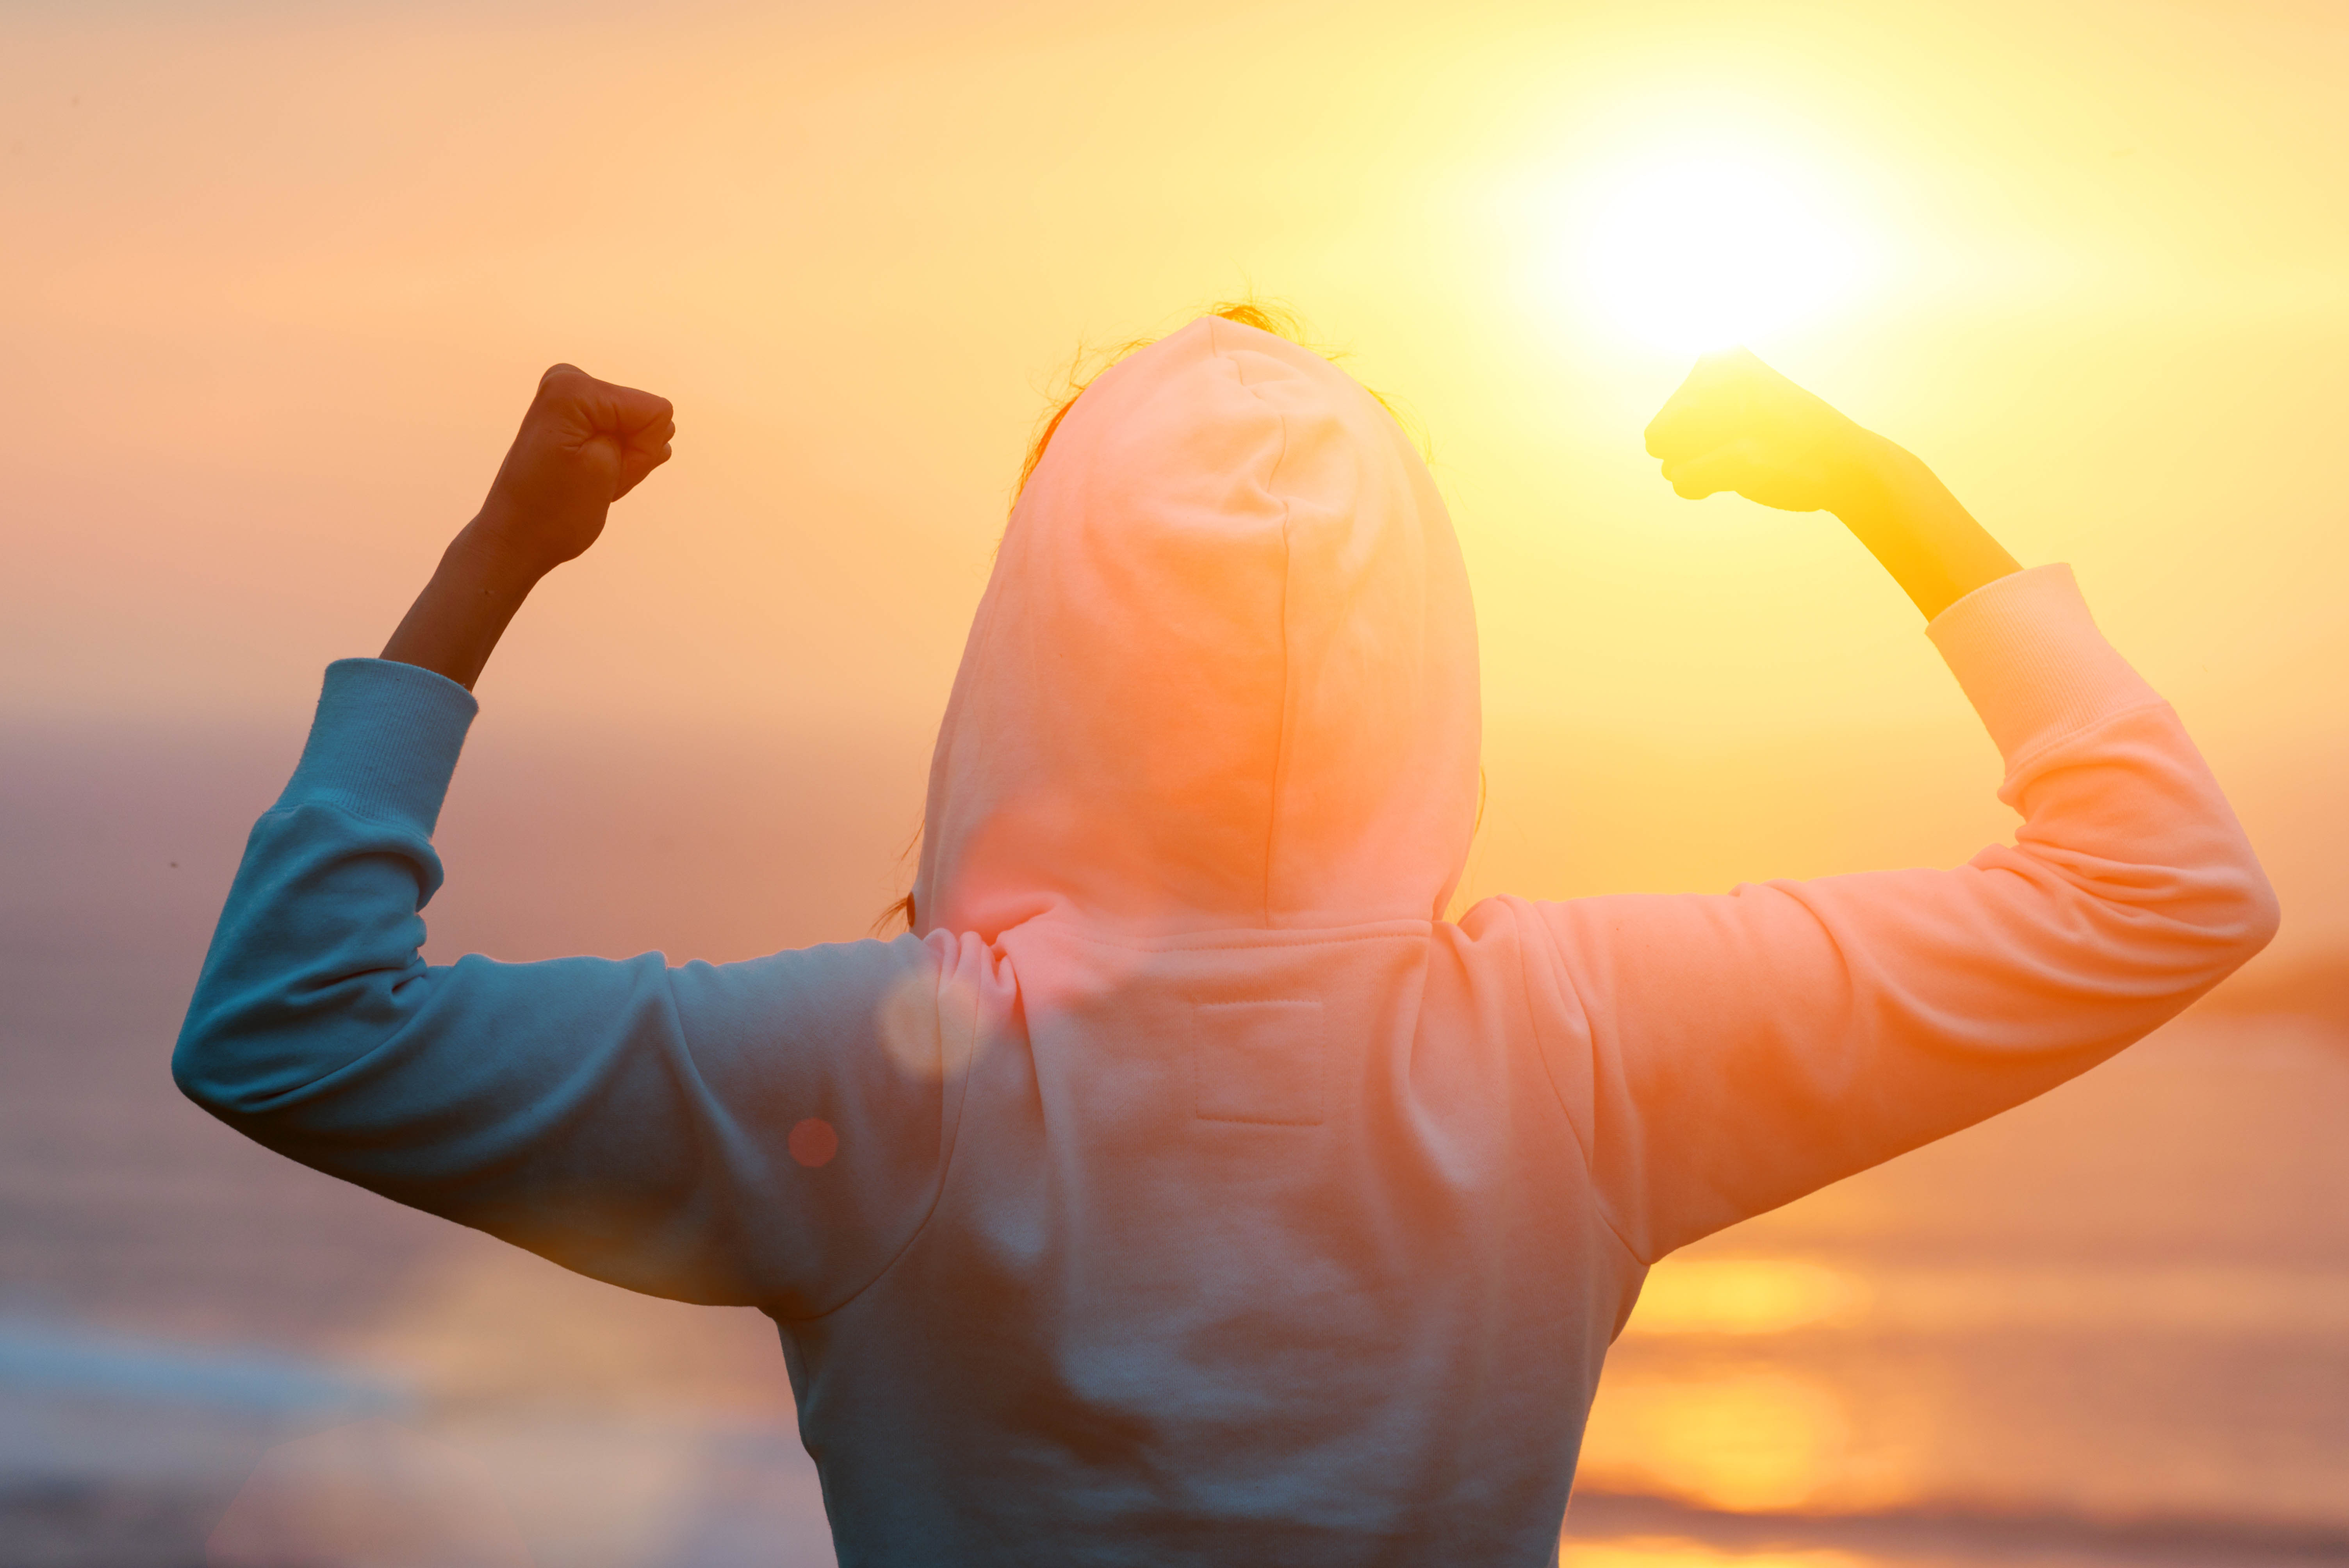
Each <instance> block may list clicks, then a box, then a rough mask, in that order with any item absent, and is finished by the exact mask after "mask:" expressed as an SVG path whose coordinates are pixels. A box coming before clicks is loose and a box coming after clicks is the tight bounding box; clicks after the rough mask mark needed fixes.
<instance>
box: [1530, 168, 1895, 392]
mask: <svg viewBox="0 0 2349 1568" xmlns="http://www.w3.org/2000/svg"><path fill="white" fill-rule="evenodd" d="M1836 197H1837V193H1836V192H1835V191H1833V190H1832V189H1831V188H1830V185H1829V183H1828V181H1826V180H1824V179H1823V178H1821V177H1820V176H1819V175H1818V174H1817V173H1816V171H1813V170H1806V169H1804V168H1802V167H1801V166H1800V165H1799V164H1796V163H1794V162H1792V161H1790V160H1779V159H1774V158H1772V157H1770V156H1768V155H1766V154H1764V153H1762V152H1758V151H1756V150H1752V149H1748V148H1743V147H1737V146H1713V147H1702V146H1700V147H1693V148H1686V147H1684V148H1676V149H1671V150H1661V151H1658V152H1655V153H1651V154H1650V155H1648V156H1645V157H1640V158H1636V159H1633V160H1628V161H1626V162H1624V163H1621V164H1619V165H1617V166H1615V167H1613V168H1610V169H1609V170H1606V171H1605V172H1604V173H1602V174H1600V175H1598V176H1596V177H1594V178H1592V179H1590V180H1589V181H1587V182H1586V183H1585V184H1584V185H1583V186H1582V188H1581V189H1580V190H1579V191H1578V192H1577V193H1576V195H1575V196H1574V198H1573V199H1572V200H1571V201H1569V203H1568V211H1566V212H1564V213H1562V214H1561V215H1560V216H1561V230H1562V235H1561V237H1562V239H1563V240H1564V241H1565V242H1566V249H1567V252H1568V262H1569V265H1570V268H1571V270H1572V271H1573V272H1574V273H1575V274H1576V275H1575V277H1574V281H1573V287H1574V289H1575V290H1576V292H1577V294H1578V295H1579V297H1580V303H1581V304H1582V305H1583V306H1584V309H1585V311H1586V313H1588V314H1589V315H1596V316H1597V317H1599V319H1600V320H1601V321H1603V322H1604V323H1606V324H1607V325H1609V327H1611V328H1613V329H1614V330H1615V331H1617V332H1619V333H1621V334H1622V335H1627V336H1630V337H1633V338H1636V339H1639V340H1640V341H1641V342H1644V343H1647V344H1649V345H1651V346H1655V347H1659V348H1666V349H1671V350H1675V351H1678V352H1682V353H1702V352H1704V351H1706V350H1709V349H1714V348H1724V347H1727V346H1730V345H1732V344H1736V343H1744V342H1748V341H1750V340H1752V339H1754V338H1756V337H1759V336H1763V335H1767V334H1770V333H1774V332H1779V331H1784V330H1785V329H1786V328H1788V327H1791V326H1795V325H1801V324H1804V323H1806V322H1809V321H1812V320H1814V319H1816V318H1817V317H1818V316H1820V315H1823V314H1825V313H1826V312H1827V311H1828V310H1830V309H1832V308H1833V307H1834V306H1836V305H1837V304H1839V303H1841V302H1844V301H1847V300H1848V299H1849V298H1850V297H1851V296H1852V294H1853V293H1854V291H1855V290H1856V289H1857V287H1859V286H1860V285H1861V284H1863V283H1864V282H1865V281H1866V277H1867V274H1868V272H1869V270H1870V269H1869V262H1870V253H1871V249H1872V247H1871V246H1870V244H1869V242H1868V235H1867V234H1866V232H1864V230H1863V228H1862V226H1861V225H1860V224H1859V223H1858V222H1856V221H1855V220H1854V219H1853V217H1852V216H1851V215H1850V214H1849V212H1848V211H1847V204H1846V203H1844V202H1842V201H1837V199H1836Z"/></svg>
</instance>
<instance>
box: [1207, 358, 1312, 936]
mask: <svg viewBox="0 0 2349 1568" xmlns="http://www.w3.org/2000/svg"><path fill="white" fill-rule="evenodd" d="M1207 341H1208V342H1209V343H1211V344H1213V345H1214V346H1215V349H1216V356H1217V357H1219V358H1222V359H1225V360H1226V361H1227V362H1228V363H1229V364H1230V365H1231V367H1232V375H1233V377H1234V378H1235V379H1236V380H1237V381H1238V382H1239V384H1240V385H1241V386H1242V387H1247V392H1248V396H1249V397H1254V398H1255V399H1256V400H1257V403H1258V404H1259V405H1261V406H1262V407H1265V408H1267V409H1268V410H1269V411H1270V412H1271V414H1272V417H1273V420H1274V422H1275V424H1276V425H1277V426H1278V428H1279V430H1280V450H1279V451H1278V453H1276V454H1274V456H1273V459H1272V468H1271V469H1270V470H1269V471H1268V473H1267V474H1266V475H1265V481H1264V488H1265V490H1267V491H1268V493H1270V494H1272V495H1273V496H1275V497H1277V498H1278V500H1279V501H1280V706H1279V710H1278V713H1277V714H1276V716H1275V718H1276V721H1277V723H1278V726H1279V727H1278V731H1277V732H1276V733H1275V735H1274V738H1273V743H1272V785H1271V789H1270V793H1269V798H1268V799H1267V801H1266V803H1265V813H1264V881H1263V884H1262V905H1261V907H1262V919H1263V921H1264V929H1266V930H1267V931H1273V930H1278V926H1276V925H1275V924H1274V923H1273V918H1272V846H1273V841H1274V839H1275V838H1277V837H1278V834H1279V830H1280V787H1281V780H1282V779H1284V778H1285V777H1286V776H1287V774H1288V742H1289V735H1288V731H1289V724H1288V686H1289V669H1288V660H1289V650H1288V590H1289V583H1290V582H1291V579H1292V577H1293V575H1294V573H1292V572H1291V570H1290V563H1291V552H1290V548H1289V539H1288V530H1289V508H1288V496H1287V495H1285V494H1283V493H1282V492H1281V491H1280V490H1278V488H1277V485H1276V481H1277V480H1278V479H1279V478H1280V465H1281V464H1283V463H1285V462H1287V461H1288V415H1287V414H1286V413H1284V412H1283V411H1282V410H1281V409H1279V408H1278V407H1274V406H1273V405H1272V404H1270V403H1268V402H1266V401H1265V399H1264V397H1263V395H1262V394H1261V393H1259V392H1257V389H1256V388H1255V387H1253V386H1251V385H1249V383H1248V380H1247V372H1246V370H1244V369H1243V368H1242V367H1241V366H1240V363H1239V361H1238V360H1237V359H1233V358H1232V357H1231V356H1229V355H1228V354H1226V353H1225V351H1224V342H1223V332H1222V325H1221V324H1220V323H1215V322H1212V318H1211V325H1209V326H1208V328H1207Z"/></svg>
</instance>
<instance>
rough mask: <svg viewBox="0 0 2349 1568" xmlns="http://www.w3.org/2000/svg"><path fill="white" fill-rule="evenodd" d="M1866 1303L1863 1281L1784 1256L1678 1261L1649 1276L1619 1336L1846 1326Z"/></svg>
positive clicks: (1775, 1331) (1865, 1288)
mask: <svg viewBox="0 0 2349 1568" xmlns="http://www.w3.org/2000/svg"><path fill="white" fill-rule="evenodd" d="M1869 1297H1870V1292H1869V1290H1868V1286H1867V1284H1865V1283H1864V1282H1862V1281H1860V1280H1858V1279H1857V1278H1855V1277H1853V1276H1852V1275H1850V1274H1844V1273H1841V1272H1839V1271H1837V1270H1835V1269H1831V1268H1826V1267H1824V1266H1822V1265H1820V1264H1811V1263H1803V1262H1798V1261H1795V1260H1793V1259H1786V1258H1720V1259H1707V1260H1703V1261H1701V1262H1700V1261H1693V1260H1679V1259H1676V1260H1673V1261H1671V1262H1668V1263H1665V1264H1660V1265H1659V1266H1658V1267H1657V1268H1656V1269H1655V1270H1654V1271H1653V1272H1652V1273H1651V1274H1649V1276H1648V1282H1647V1284H1646V1285H1645V1286H1643V1287H1642V1288H1641V1290H1640V1305H1639V1307H1638V1309H1637V1310H1636V1311H1634V1312H1633V1313H1632V1315H1631V1321H1630V1324H1629V1325H1627V1326H1626V1327H1625V1329H1624V1332H1625V1333H1626V1334H1633V1335H1647V1334H1783V1333H1785V1332H1786V1331H1787V1330H1789V1329H1794V1328H1805V1327H1808V1326H1812V1325H1815V1324H1828V1323H1841V1322H1847V1321H1849V1320H1850V1319H1852V1318H1854V1317H1856V1316H1857V1315H1860V1314H1861V1313H1863V1312H1865V1311H1866V1310H1867V1308H1868V1304H1869Z"/></svg>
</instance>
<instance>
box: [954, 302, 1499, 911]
mask: <svg viewBox="0 0 2349 1568" xmlns="http://www.w3.org/2000/svg"><path fill="white" fill-rule="evenodd" d="M1478 740H1479V713H1478V692H1477V679H1476V629H1475V614H1474V612H1473V609H1472V607H1471V604H1470V603H1469V597H1468V581H1467V575H1466V573H1465V571H1464V567H1463V565H1462V562H1461V559H1460V549H1459V545H1458V542H1456V541H1455V540H1454V537H1453V532H1452V523H1451V520H1450V518H1449V517H1448V516H1447V515H1446V514H1445V512H1444V502H1443V500H1441V498H1439V497H1438V496H1437V494H1436V491H1435V485H1434V481H1433V480H1432V479H1431V478H1430V477H1429V475H1428V472H1427V469H1426V466H1425V465H1424V464H1423V463H1422V462H1421V460H1420V458H1419V454H1418V453H1417V452H1416V451H1414V450H1413V448H1412V445H1411V443H1410V441H1409V440H1408V439H1406V438H1405V437H1404V436H1403V433H1402V430H1401V429H1400V428H1397V426H1396V424H1395V422H1394V420H1393V418H1392V417H1391V416H1390V415H1389V414H1388V413H1387V412H1386V410H1385V409H1384V408H1382V407H1381V406H1380V405H1379V403H1378V402H1377V400H1376V399H1374V398H1373V397H1371V396H1370V394H1369V393H1367V392H1366V391H1364V390H1363V389H1362V387H1361V386H1360V385H1359V384H1357V383H1356V382H1355V381H1354V380H1353V378H1352V377H1349V376H1347V375H1346V374H1345V373H1344V372H1343V371H1340V369H1338V368H1337V367H1336V366H1333V365H1331V364H1330V362H1329V361H1328V360H1326V359H1324V358H1322V357H1321V356H1319V355H1317V354H1314V353H1312V352H1310V351H1309V350H1307V349H1304V348H1300V347H1299V346H1296V345H1295V344H1292V343H1289V342H1288V341H1287V340H1286V339H1284V338H1280V337H1276V336H1274V335H1271V334H1269V333H1265V332H1260V331H1257V329H1255V328H1253V327H1249V326H1243V325H1239V324H1237V323H1236V322H1231V321H1226V320H1224V319H1222V318H1220V317H1214V316H1210V317H1206V318H1204V319H1202V320H1199V321H1195V322H1193V323H1192V324H1191V325H1188V326H1186V327H1185V328H1184V329H1183V330H1182V331H1180V332H1177V333H1175V334H1174V335H1172V336H1170V337H1167V338H1164V339H1163V340H1162V341H1160V342H1158V343H1156V344H1154V345H1152V346H1150V347H1148V348H1144V349H1142V350H1140V351H1139V352H1137V353H1135V354H1133V355H1132V356H1129V357H1127V358H1126V359H1124V360H1123V361H1121V362H1120V363H1119V364H1117V365H1115V366H1112V367H1111V368H1110V369H1109V370H1107V371H1104V372H1103V373H1102V375H1101V376H1100V377H1096V378H1095V379H1094V381H1093V383H1092V386H1090V387H1087V388H1086V390H1085V392H1084V394H1083V395H1082V396H1081V397H1079V398H1078V399H1077V400H1076V403H1075V404H1074V405H1073V406H1072V407H1071V408H1070V409H1069V411H1068V414H1067V416H1066V417H1065V418H1063V419H1062V420H1061V426H1060V428H1059V429H1058V431H1056V432H1055V433H1054V435H1053V437H1052V439H1051V442H1050V446H1049V447H1048V448H1047V449H1046V450H1045V453H1044V457H1043V460H1042V461H1041V462H1040V463H1039V464H1038V465H1037V467H1036V470H1035V472H1034V473H1033V474H1032V475H1031V476H1030V479H1029V481H1028V485H1027V488H1026V490H1024V491H1023V492H1022V493H1021V495H1020V498H1019V504H1018V505H1017V506H1016V507H1015V508H1014V509H1013V511H1012V513H1011V520H1010V523H1009V527H1008V528H1007V529H1006V531H1005V532H1004V535H1003V542H1002V544H1001V546H1000V547H999V550H998V552H997V554H996V560H995V569H994V573H993V575H992V576H991V577H990V578H989V580H988V586H987V593H986V595H985V597H984V598H983V599H982V600H981V601H980V603H979V608H978V616H977V618H976V619H975V620H974V621H973V623H972V624H971V630H970V639H969V642H968V644H967V645H966V646H965V648H964V651H963V658H962V667H961V669H960V671H959V672H958V673H957V676H956V677H955V685H954V694H953V696H952V697H951V698H950V699H949V701H948V703H947V713H946V718H945V720H944V722H943V723H942V724H941V725H940V726H939V729H938V742H937V749H936V753H935V755H934V757H933V758H932V761H931V765H930V780H929V798H928V803H927V808H926V815H925V818H924V823H925V830H924V839H923V846H922V856H921V865H920V870H919V872H918V874H917V876H916V882H915V886H914V893H915V901H916V915H917V919H918V922H919V927H918V928H919V929H920V930H921V931H923V932H929V931H933V930H941V929H943V930H947V931H950V932H974V933H977V934H978V935H980V936H981V937H982V938H984V939H986V940H988V941H990V942H991V941H993V940H995V939H996V938H997V937H998V936H999V934H1001V933H1003V932H1004V931H1007V930H1009V929H1010V928H1012V927H1014V926H1018V925H1020V924H1023V923H1026V922H1029V921H1031V920H1035V919H1038V918H1040V917H1045V916H1059V917H1062V918H1070V919H1075V920H1079V921H1081V922H1084V923H1089V924H1092V925H1095V926H1099V927H1102V928H1105V929H1107V930H1111V931H1114V932H1121V933H1126V934H1137V935H1155V934H1184V933H1195V932H1205V931H1216V930H1227V929H1243V930H1244V929H1298V928H1311V927H1326V926H1338V925H1350V924H1356V923H1364V922H1369V921H1376V920H1389V919H1395V918H1408V919H1418V920H1429V919H1436V918H1440V917H1441V915H1442V913H1443V909H1444V903H1445V902H1446V901H1447V900H1448V899H1449V898H1450V897H1451V895H1452V890H1453V887H1454V884H1455V883H1456V882H1458V880H1459V876H1460V870H1461V867H1462V864H1463V863H1464V861H1465V859H1466V857H1467V852H1468V842H1469V839H1470V837H1471V835H1472V834H1473V833H1474V831H1475V812H1476V788H1477V786H1476V758H1477V747H1478Z"/></svg>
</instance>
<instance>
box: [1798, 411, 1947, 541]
mask: <svg viewBox="0 0 2349 1568" xmlns="http://www.w3.org/2000/svg"><path fill="white" fill-rule="evenodd" d="M1843 469H1844V472H1843V476H1842V483H1841V484H1840V485H1839V486H1838V487H1837V488H1838V491H1839V494H1838V496H1837V500H1836V503H1835V504H1834V505H1833V506H1830V507H1829V508H1828V509H1827V510H1828V511H1832V512H1833V513H1835V515H1836V516H1837V517H1838V518H1840V519H1841V520H1842V521H1843V522H1844V524H1845V525H1846V526H1847V527H1848V528H1850V529H1851V530H1852V531H1854V532H1855V533H1861V534H1866V533H1870V532H1874V531H1879V530H1882V529H1885V528H1889V527H1898V526H1899V525H1901V524H1902V523H1903V522H1905V521H1911V520H1913V519H1915V518H1917V517H1919V516H1920V514H1923V513H1926V512H1929V511H1933V510H1936V509H1937V508H1939V507H1941V506H1954V505H1955V504H1956V498H1955V497H1953V496H1951V494H1950V492H1949V490H1948V489H1947V488H1946V487H1944V486H1943V485H1942V483H1941V481H1940V480H1939V479H1937V478H1935V477H1934V474H1933V470H1932V469H1929V468H1927V467H1926V466H1925V465H1924V464H1923V463H1922V462H1920V461H1919V460H1918V459H1917V457H1916V454H1914V453H1912V452H1910V451H1909V449H1907V448H1906V447H1903V446H1900V445H1899V443H1897V442H1894V441H1890V440H1888V439H1886V438H1884V437H1882V436H1879V435H1878V434H1877V433H1876V432H1875V431H1873V430H1868V429H1863V428H1860V427H1858V426H1854V427H1853V439H1852V441H1851V443H1850V449H1849V451H1848V453H1847V456H1846V458H1845V460H1844V464H1843Z"/></svg>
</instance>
